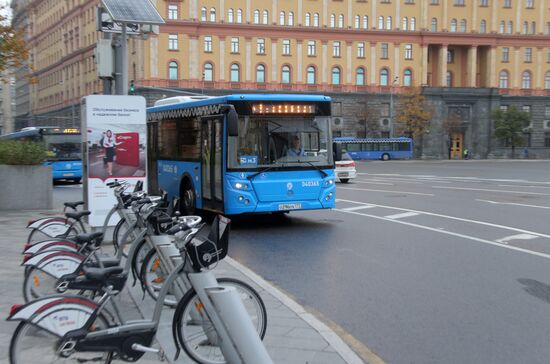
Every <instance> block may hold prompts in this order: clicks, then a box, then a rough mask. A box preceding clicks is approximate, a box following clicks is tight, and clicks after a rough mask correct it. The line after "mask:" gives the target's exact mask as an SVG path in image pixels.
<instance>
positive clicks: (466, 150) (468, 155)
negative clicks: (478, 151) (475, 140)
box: [464, 148, 470, 159]
mask: <svg viewBox="0 0 550 364" xmlns="http://www.w3.org/2000/svg"><path fill="white" fill-rule="evenodd" d="M464 159H470V151H469V150H468V148H465V149H464Z"/></svg>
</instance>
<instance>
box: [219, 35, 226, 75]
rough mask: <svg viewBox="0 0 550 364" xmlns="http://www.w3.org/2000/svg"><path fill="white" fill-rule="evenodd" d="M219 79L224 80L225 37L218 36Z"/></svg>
mask: <svg viewBox="0 0 550 364" xmlns="http://www.w3.org/2000/svg"><path fill="white" fill-rule="evenodd" d="M219 69H220V81H225V37H220V65H219Z"/></svg>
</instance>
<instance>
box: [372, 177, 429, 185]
mask: <svg viewBox="0 0 550 364" xmlns="http://www.w3.org/2000/svg"><path fill="white" fill-rule="evenodd" d="M372 180H373V181H393V182H399V183H408V184H411V185H422V184H424V183H423V182H418V181H411V180H410V179H408V180H406V179H401V178H373V179H372Z"/></svg>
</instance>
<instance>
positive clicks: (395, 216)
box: [347, 206, 420, 220]
mask: <svg viewBox="0 0 550 364" xmlns="http://www.w3.org/2000/svg"><path fill="white" fill-rule="evenodd" d="M373 207H374V206H373ZM347 211H351V210H347ZM418 215H420V214H418V213H416V212H404V213H402V214H395V215H387V216H384V217H386V218H388V219H392V220H395V219H403V218H405V217H411V216H418Z"/></svg>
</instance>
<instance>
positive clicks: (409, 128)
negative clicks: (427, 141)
mask: <svg viewBox="0 0 550 364" xmlns="http://www.w3.org/2000/svg"><path fill="white" fill-rule="evenodd" d="M397 110H398V112H397V117H396V119H397V120H396V121H397V128H396V131H397V132H398V134H405V135H410V136H411V137H412V138H414V139H417V138H419V137H421V136H422V135H424V134H425V133H426V131H427V130H428V126H429V124H430V119H431V118H432V112H431V109H430V107H429V105H428V103H427V102H426V98H425V97H424V96H422V95H420V93H418V92H417V91H413V92H411V93H410V94H408V95H405V96H403V97H402V99H401V100H399V102H398V103H397Z"/></svg>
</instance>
